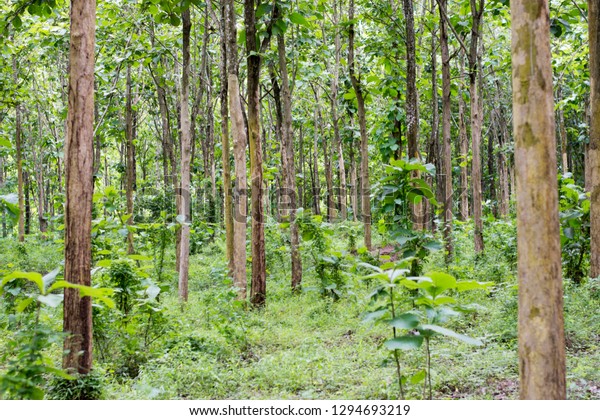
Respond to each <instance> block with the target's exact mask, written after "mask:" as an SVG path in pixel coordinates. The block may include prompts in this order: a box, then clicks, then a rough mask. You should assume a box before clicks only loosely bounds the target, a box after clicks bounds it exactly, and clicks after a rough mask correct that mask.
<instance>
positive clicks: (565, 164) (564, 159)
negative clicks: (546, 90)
mask: <svg viewBox="0 0 600 420" xmlns="http://www.w3.org/2000/svg"><path fill="white" fill-rule="evenodd" d="M557 90H558V97H557V101H558V102H559V103H560V102H562V89H561V87H560V86H559V87H558V88H557ZM558 132H559V134H560V157H561V163H562V173H563V174H566V173H567V172H569V160H568V155H567V127H566V126H565V112H564V111H563V108H562V105H559V108H558Z"/></svg>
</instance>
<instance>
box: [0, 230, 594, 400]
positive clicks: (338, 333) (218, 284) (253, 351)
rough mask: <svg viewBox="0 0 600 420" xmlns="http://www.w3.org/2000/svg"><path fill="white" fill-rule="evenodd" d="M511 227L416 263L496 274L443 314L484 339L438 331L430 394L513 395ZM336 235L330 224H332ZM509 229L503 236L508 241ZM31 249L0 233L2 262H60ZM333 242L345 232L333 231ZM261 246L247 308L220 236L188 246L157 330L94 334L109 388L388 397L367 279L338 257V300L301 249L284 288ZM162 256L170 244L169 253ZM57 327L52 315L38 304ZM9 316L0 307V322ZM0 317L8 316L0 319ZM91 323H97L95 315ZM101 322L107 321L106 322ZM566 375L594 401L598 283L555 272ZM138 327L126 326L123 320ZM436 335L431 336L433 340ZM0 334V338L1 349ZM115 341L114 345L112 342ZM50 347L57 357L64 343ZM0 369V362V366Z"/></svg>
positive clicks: (283, 275) (411, 389) (220, 395)
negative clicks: (298, 282)
mask: <svg viewBox="0 0 600 420" xmlns="http://www.w3.org/2000/svg"><path fill="white" fill-rule="evenodd" d="M513 233H514V226H512V225H511V224H510V223H508V222H494V224H493V226H492V227H491V228H488V229H486V244H487V248H486V253H485V255H483V256H479V257H476V256H475V255H474V253H473V250H472V244H471V238H472V226H471V225H468V224H465V225H459V226H458V227H457V229H456V230H455V237H456V257H455V263H454V264H452V265H450V266H449V267H445V266H444V264H443V262H442V261H443V256H442V255H441V252H438V253H437V254H434V255H433V256H432V258H431V259H430V261H428V262H427V264H426V266H427V267H426V268H427V269H430V268H436V269H439V270H446V271H448V272H450V273H452V274H453V275H455V276H456V277H457V278H458V279H459V280H469V279H474V280H478V281H492V282H494V284H495V286H494V288H493V289H492V290H491V291H473V292H469V293H467V294H466V295H465V296H466V302H465V303H470V304H475V305H477V308H478V310H477V311H476V312H474V313H471V314H467V315H463V316H462V317H460V318H457V319H455V320H453V321H452V322H451V323H450V326H451V327H452V328H453V329H454V330H456V331H458V332H460V333H463V334H467V335H469V336H471V337H476V338H479V339H481V340H482V341H483V342H484V345H483V346H481V347H473V346H469V345H467V344H464V343H462V342H458V341H456V340H453V339H450V338H445V337H443V336H436V338H434V339H433V340H432V345H431V351H432V372H431V374H432V377H431V379H432V387H433V398H434V399H514V398H517V397H518V361H517V341H516V336H517V291H516V287H515V284H516V279H515V269H516V264H515V258H514V257H515V255H516V251H515V250H514V246H515V245H514V236H512V235H513ZM337 235H340V234H339V233H338V234H337ZM511 241H512V242H511ZM26 246H27V251H26V253H24V252H23V250H22V249H21V246H20V245H17V244H16V243H15V242H13V241H9V240H0V267H2V268H3V267H4V266H5V264H6V262H8V261H10V262H11V263H10V264H11V268H12V269H21V270H28V271H40V272H48V271H50V270H52V269H53V268H54V267H56V266H58V265H59V264H60V261H61V259H62V256H61V254H60V248H59V246H58V245H52V246H49V245H48V243H42V242H40V241H38V240H34V239H28V242H27V245H26ZM333 246H334V247H335V246H337V247H339V249H343V248H344V247H345V242H344V239H343V238H342V237H341V236H340V237H337V236H336V237H334V238H333ZM278 247H279V244H277V243H273V244H270V245H269V244H268V245H267V252H268V255H267V259H268V266H269V267H270V268H271V271H270V272H269V273H268V286H267V287H268V290H267V293H268V299H267V305H266V307H265V308H264V309H261V310H250V311H249V310H246V309H244V308H243V307H242V305H240V304H239V302H236V301H235V300H234V299H233V296H234V295H233V293H232V292H231V289H230V288H229V286H228V283H227V281H226V280H225V278H226V276H225V273H226V263H225V261H224V258H223V255H224V252H223V244H222V243H221V241H220V240H218V239H217V240H214V241H210V242H209V243H207V244H206V245H205V246H203V247H201V252H199V253H197V254H195V255H193V256H192V257H191V265H190V300H189V302H188V304H187V305H185V307H184V308H183V309H182V308H181V306H180V305H179V303H178V301H177V293H176V276H175V273H174V272H169V274H170V276H171V280H170V281H171V282H172V288H171V291H170V292H166V293H163V294H162V295H161V296H162V299H161V306H162V308H163V309H162V310H163V311H164V314H163V315H164V317H163V322H162V327H161V328H162V329H160V332H159V333H158V334H156V336H155V338H153V340H152V342H150V343H149V344H147V346H146V347H144V348H143V349H141V348H140V346H139V345H137V347H136V346H135V345H134V346H132V345H123V344H122V343H123V336H122V335H121V336H119V337H114V336H113V335H112V334H114V332H113V331H111V329H110V326H104V327H102V325H101V322H100V321H98V322H100V323H99V324H98V329H99V331H96V333H95V340H96V345H97V346H96V355H95V366H96V371H97V372H100V373H101V374H102V376H103V383H104V385H103V388H104V397H105V398H107V399H396V398H398V396H399V391H398V383H397V380H396V376H395V372H396V370H395V369H396V368H395V365H394V363H393V360H392V359H391V357H390V353H389V352H388V351H387V350H386V349H385V348H383V347H382V343H383V342H384V341H385V340H386V339H388V338H390V329H389V327H386V326H385V325H381V324H373V323H372V322H365V321H364V314H365V312H366V311H367V309H368V308H369V293H370V289H369V285H368V284H366V283H365V281H364V280H361V279H360V276H358V275H355V274H352V272H353V271H356V264H355V263H352V262H349V263H348V261H352V259H353V258H354V257H349V258H348V259H346V260H345V261H346V262H347V264H346V265H345V267H344V270H345V273H346V274H344V278H345V279H346V291H345V293H344V296H343V297H342V298H340V299H339V300H336V301H334V300H332V299H331V298H325V297H323V296H321V294H319V293H318V292H315V291H311V287H310V286H315V285H316V284H317V280H316V278H315V273H314V269H313V268H311V267H310V262H309V261H308V260H305V262H304V263H305V265H304V268H305V276H304V280H303V281H304V284H305V286H306V287H307V288H308V290H306V291H304V292H303V293H300V294H292V293H291V292H290V291H289V277H290V276H289V264H288V263H287V262H286V255H285V254H283V253H281V252H278V249H279V248H278ZM167 257H168V258H167V261H172V257H173V255H172V254H167ZM47 312H48V313H47V314H46V316H47V318H46V319H48V320H50V322H51V323H52V324H53V325H54V327H55V328H56V329H57V330H60V328H61V325H62V322H61V314H60V312H59V311H58V310H52V309H49V310H47ZM6 317H7V315H6V314H4V315H1V316H0V321H2V319H6ZM0 327H3V328H6V323H1V322H0ZM95 328H96V326H95ZM103 328H104V329H103ZM565 329H566V338H567V386H568V398H570V399H600V283H598V282H597V281H588V282H585V283H584V284H582V285H575V284H573V283H572V282H570V281H569V280H565ZM130 333H131V335H132V336H133V335H135V332H131V331H130ZM440 337H441V338H440ZM5 340H6V338H4V339H3V338H0V353H2V352H5V344H6V341H5ZM113 346H115V348H113ZM48 354H49V356H50V357H51V358H53V359H54V360H55V363H56V365H57V366H58V365H59V364H60V362H59V360H60V343H57V344H55V345H54V346H53V347H52V348H51V349H50V350H49V351H48ZM424 359H425V357H424V352H423V351H422V349H419V350H412V351H407V352H404V353H402V354H401V358H400V361H401V367H402V370H403V373H404V374H405V375H407V376H410V375H413V374H415V373H416V372H418V371H419V370H421V369H422V368H423V365H424ZM1 370H2V367H1V366H0V373H1ZM405 392H406V397H407V398H422V396H423V385H422V383H417V384H411V383H410V381H409V382H408V383H407V384H406V385H405Z"/></svg>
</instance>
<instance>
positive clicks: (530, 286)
mask: <svg viewBox="0 0 600 420" xmlns="http://www.w3.org/2000/svg"><path fill="white" fill-rule="evenodd" d="M511 16H512V66H513V116H514V117H513V118H514V130H515V140H516V142H515V168H516V176H517V250H518V273H519V366H520V387H521V398H522V399H565V398H566V386H565V338H564V326H563V294H562V267H561V250H560V232H559V222H558V191H557V185H556V175H557V170H556V140H555V131H554V130H555V126H554V103H553V93H552V67H551V59H550V39H549V37H550V20H549V8H548V2H547V0H542V1H539V2H531V1H529V0H512V1H511Z"/></svg>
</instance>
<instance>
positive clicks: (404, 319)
mask: <svg viewBox="0 0 600 420" xmlns="http://www.w3.org/2000/svg"><path fill="white" fill-rule="evenodd" d="M388 323H389V324H390V325H391V326H392V327H395V328H399V329H403V330H411V329H413V328H415V327H416V326H417V325H419V317H417V315H415V314H412V313H410V312H407V313H405V314H402V315H400V316H397V317H396V318H394V319H392V320H390V321H389V322H388Z"/></svg>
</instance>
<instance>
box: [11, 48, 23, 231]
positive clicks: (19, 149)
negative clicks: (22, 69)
mask: <svg viewBox="0 0 600 420" xmlns="http://www.w3.org/2000/svg"><path fill="white" fill-rule="evenodd" d="M12 66H13V76H14V81H15V86H16V85H17V84H18V82H19V73H18V68H17V58H16V56H13V61H12ZM15 149H16V156H15V159H16V161H17V195H18V200H19V201H18V205H19V219H18V235H19V236H18V239H19V242H23V241H24V240H25V219H24V216H25V211H24V210H25V205H24V199H23V130H22V127H21V104H19V103H17V104H16V105H15Z"/></svg>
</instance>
